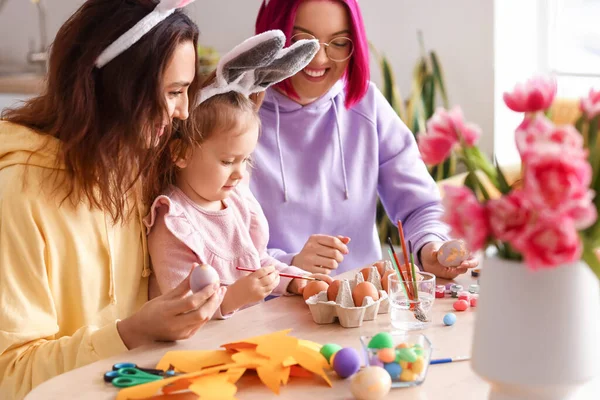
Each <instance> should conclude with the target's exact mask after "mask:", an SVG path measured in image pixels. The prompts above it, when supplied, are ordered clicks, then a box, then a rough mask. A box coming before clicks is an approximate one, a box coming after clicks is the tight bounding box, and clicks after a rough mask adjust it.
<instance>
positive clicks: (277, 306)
mask: <svg viewBox="0 0 600 400" xmlns="http://www.w3.org/2000/svg"><path fill="white" fill-rule="evenodd" d="M344 275H347V276H346V277H351V276H352V273H350V274H348V273H347V274H344ZM342 276H343V275H342ZM456 281H457V283H459V284H462V285H463V286H464V287H468V285H469V284H472V283H475V278H472V277H471V276H468V275H464V276H461V277H459V278H457V280H456ZM446 282H447V281H442V280H440V281H439V284H443V283H446ZM452 303H453V299H451V298H448V297H447V298H445V299H436V301H435V303H434V307H433V311H432V313H433V314H432V318H433V322H432V324H431V325H430V326H429V327H428V328H427V329H425V330H424V331H422V332H423V333H424V334H426V335H427V337H428V338H429V339H430V340H431V342H432V346H433V357H434V358H442V357H452V356H463V355H470V352H471V342H472V332H473V324H474V317H475V313H476V308H473V309H469V310H467V311H465V312H456V315H457V318H458V319H457V322H456V324H455V325H454V326H452V327H447V326H444V325H443V323H442V318H443V316H444V315H445V314H446V313H448V312H451V311H453V309H452ZM288 328H291V329H293V330H292V332H291V335H293V336H295V337H298V338H301V339H307V340H312V341H315V342H318V343H322V344H323V343H330V342H333V343H337V344H339V345H341V346H344V347H347V346H351V347H354V348H356V349H357V350H360V342H359V337H360V336H361V335H373V334H375V333H378V332H381V331H385V330H391V329H392V328H391V325H390V322H389V314H380V315H379V316H378V317H377V319H376V320H375V321H369V322H364V323H363V325H362V327H359V328H353V329H346V328H342V327H341V326H340V325H339V324H337V323H335V324H329V325H317V324H315V323H314V322H313V320H312V317H311V314H310V312H309V310H308V307H307V306H306V305H305V304H304V302H303V300H302V298H301V297H299V296H294V297H282V298H277V299H274V300H271V301H268V302H265V303H262V304H259V305H257V306H255V307H252V308H250V309H246V310H243V311H240V312H239V313H237V314H236V315H235V316H233V317H232V318H231V319H229V320H225V321H211V322H210V323H208V324H207V325H205V326H204V327H203V328H202V329H201V330H200V331H199V332H198V334H197V335H196V336H195V337H193V338H192V339H189V340H187V341H182V342H177V343H169V344H156V345H154V346H152V347H146V348H139V349H136V350H133V351H130V352H128V353H125V354H122V355H120V356H118V357H114V358H111V359H106V360H102V361H98V362H96V363H94V364H91V365H88V366H85V367H82V368H79V369H76V370H73V371H71V372H68V373H65V374H63V375H60V376H57V377H55V378H54V379H51V380H49V381H47V382H45V383H43V384H41V385H40V386H38V387H36V388H35V389H34V390H33V391H32V392H30V394H29V395H28V396H27V397H26V399H28V400H36V399H40V400H48V399H68V398H85V399H90V400H92V399H114V398H115V396H116V394H117V389H116V388H114V387H112V386H110V385H107V384H105V383H104V382H103V379H102V377H103V374H104V372H106V371H108V370H110V369H111V367H112V365H113V364H115V363H117V362H133V363H136V364H138V365H140V366H143V367H154V366H155V365H156V363H157V362H158V361H159V360H160V359H161V358H162V356H163V355H164V354H165V352H167V351H170V350H210V349H217V348H219V347H220V345H222V344H225V343H229V342H234V341H238V340H242V339H245V338H249V337H252V336H256V335H262V334H266V333H270V332H274V331H279V330H283V329H288ZM332 374H333V372H332ZM332 376H334V375H332ZM237 386H238V392H237V395H236V397H237V398H238V399H240V400H250V399H257V400H258V399H261V400H262V399H266V398H280V399H309V398H314V399H322V398H326V399H340V400H341V399H352V398H353V397H352V394H351V392H350V389H349V386H350V382H349V380H341V379H339V378H337V377H334V378H333V388H329V387H328V386H327V385H326V384H325V383H324V382H322V381H320V380H318V378H316V379H315V380H311V379H300V378H296V379H294V378H292V380H291V381H290V382H289V383H288V385H287V386H283V387H282V390H281V394H280V395H279V396H276V395H274V394H273V393H272V392H271V391H270V390H269V389H267V388H266V387H265V386H264V385H262V384H261V383H260V381H258V379H257V378H255V377H252V376H251V377H243V378H242V379H241V380H240V381H238V383H237ZM487 392H488V385H487V384H486V383H485V382H484V381H483V380H482V379H480V378H479V377H478V376H477V375H475V374H474V372H473V370H472V369H471V365H470V362H468V361H466V362H457V363H450V364H439V365H432V366H431V367H430V368H429V372H428V375H427V378H426V380H425V382H424V383H423V384H422V385H421V386H419V387H416V388H411V389H392V391H391V392H390V395H388V398H393V397H397V396H399V395H400V393H401V396H402V399H404V400H417V399H418V400H435V399H448V398H460V399H461V400H470V399H473V400H482V399H485V398H486V396H487ZM163 398H165V399H166V398H167V397H163ZM168 398H169V399H176V400H181V399H194V398H196V396H195V395H183V396H182V395H180V396H175V397H174V396H170V397H168ZM586 398H587V397H586Z"/></svg>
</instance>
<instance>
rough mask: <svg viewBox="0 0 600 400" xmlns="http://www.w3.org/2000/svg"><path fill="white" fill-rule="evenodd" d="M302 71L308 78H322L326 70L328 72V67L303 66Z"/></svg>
mask: <svg viewBox="0 0 600 400" xmlns="http://www.w3.org/2000/svg"><path fill="white" fill-rule="evenodd" d="M302 72H303V73H304V75H305V77H306V78H308V79H310V80H313V81H314V80H322V79H323V78H324V77H325V75H327V72H329V68H319V69H313V68H304V69H303V70H302Z"/></svg>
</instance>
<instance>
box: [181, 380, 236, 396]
mask: <svg viewBox="0 0 600 400" xmlns="http://www.w3.org/2000/svg"><path fill="white" fill-rule="evenodd" d="M189 389H190V391H192V392H194V393H196V394H197V395H198V396H200V399H201V400H234V399H235V397H234V396H235V394H236V393H237V386H235V384H233V383H231V382H229V380H228V377H227V375H225V374H218V375H207V376H202V377H201V378H199V379H196V380H195V381H194V383H193V384H191V385H190V388H189Z"/></svg>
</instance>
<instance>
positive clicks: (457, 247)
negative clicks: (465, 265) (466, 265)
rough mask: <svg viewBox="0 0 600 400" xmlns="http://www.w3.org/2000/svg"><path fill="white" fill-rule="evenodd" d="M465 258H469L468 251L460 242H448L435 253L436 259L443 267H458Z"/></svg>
mask: <svg viewBox="0 0 600 400" xmlns="http://www.w3.org/2000/svg"><path fill="white" fill-rule="evenodd" d="M467 258H469V251H468V250H467V246H466V244H465V242H464V241H462V240H450V241H448V242H446V243H444V244H443V245H442V246H441V247H440V249H439V250H438V252H437V259H438V261H439V263H440V264H441V265H442V266H444V267H458V266H459V265H460V264H461V263H462V262H463V261H465V260H466V259H467Z"/></svg>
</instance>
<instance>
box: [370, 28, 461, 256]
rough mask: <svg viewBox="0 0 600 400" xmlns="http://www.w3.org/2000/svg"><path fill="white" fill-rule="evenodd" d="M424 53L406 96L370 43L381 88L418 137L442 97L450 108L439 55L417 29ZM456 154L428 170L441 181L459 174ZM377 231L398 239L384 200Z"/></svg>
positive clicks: (381, 54) (378, 205) (379, 205)
mask: <svg viewBox="0 0 600 400" xmlns="http://www.w3.org/2000/svg"><path fill="white" fill-rule="evenodd" d="M417 38H418V41H419V47H420V49H421V55H420V57H419V59H418V60H417V62H416V64H415V67H414V69H413V75H412V82H411V92H410V95H409V96H408V97H407V98H406V99H404V98H403V97H402V95H401V93H400V90H399V89H398V86H397V85H396V78H395V75H394V72H393V69H392V66H391V65H390V62H389V60H388V58H387V57H386V56H385V55H384V54H383V53H380V52H379V51H378V50H377V49H376V48H375V46H374V45H373V44H372V43H370V44H369V47H370V49H371V52H372V53H373V55H374V56H375V58H376V60H377V61H378V63H379V66H380V70H381V75H382V88H381V91H382V93H383V95H384V97H385V98H386V99H387V101H388V102H389V103H390V105H391V106H392V108H393V109H394V110H395V111H396V113H397V114H398V116H399V117H400V119H402V121H403V122H404V123H405V124H406V126H407V127H408V128H409V129H410V130H411V131H412V132H413V134H414V135H415V137H417V135H418V134H419V132H425V129H426V123H427V120H428V119H429V118H431V116H432V115H433V114H434V112H435V109H436V108H437V107H438V104H439V103H438V102H439V101H440V100H441V105H442V106H443V107H444V108H446V109H447V108H449V101H448V94H447V92H446V85H445V83H444V74H443V71H442V66H441V64H440V62H439V58H438V56H437V54H436V53H435V51H433V50H431V51H429V52H427V51H426V50H425V44H424V41H423V34H422V32H421V31H418V32H417ZM456 161H457V160H456V155H454V154H452V156H451V157H450V158H449V159H448V160H446V161H445V162H444V163H443V164H440V165H435V166H432V167H429V173H430V174H431V175H432V176H433V178H434V179H435V180H436V181H441V180H443V179H446V178H448V177H450V176H453V175H455V174H456ZM376 221H377V231H378V233H379V239H380V240H381V241H382V243H383V242H385V241H386V240H387V237H388V236H389V237H390V238H391V239H392V241H393V243H395V244H398V243H399V240H400V239H399V235H398V231H397V229H396V225H395V224H394V223H392V222H391V221H390V220H389V219H388V217H387V214H386V212H385V210H384V208H383V205H382V204H381V201H379V202H378V204H377V214H376Z"/></svg>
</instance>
